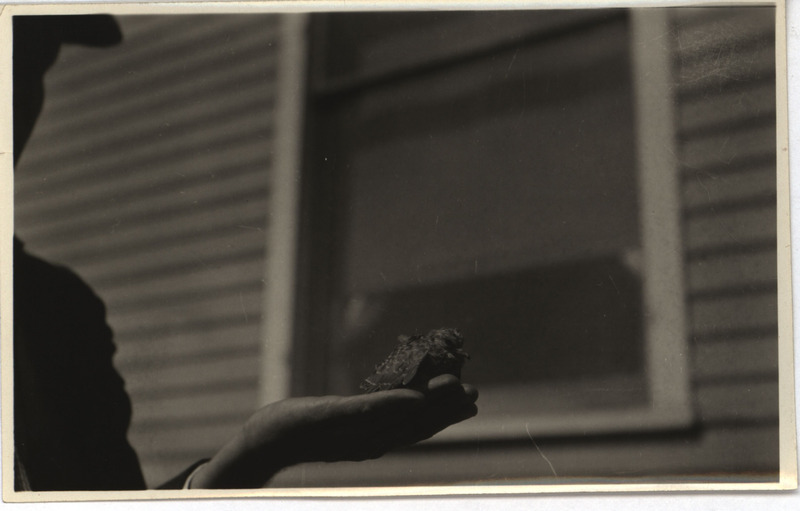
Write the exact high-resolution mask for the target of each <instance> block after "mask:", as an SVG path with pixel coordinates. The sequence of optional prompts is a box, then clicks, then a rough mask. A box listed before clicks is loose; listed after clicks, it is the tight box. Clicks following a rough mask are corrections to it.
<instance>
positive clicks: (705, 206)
mask: <svg viewBox="0 0 800 511" xmlns="http://www.w3.org/2000/svg"><path fill="white" fill-rule="evenodd" d="M672 21H673V30H674V33H675V47H674V48H675V49H674V66H675V73H676V79H677V84H676V92H677V101H678V102H677V111H676V118H677V121H678V140H679V147H678V150H679V155H680V162H681V166H682V167H681V172H682V176H683V179H682V193H683V204H684V236H685V244H686V276H687V284H688V293H689V296H688V300H689V310H690V319H691V336H692V339H693V341H694V342H693V346H692V371H693V381H694V394H695V405H696V408H697V415H698V420H699V421H700V423H701V424H703V427H704V429H705V430H706V431H708V433H707V434H708V435H714V434H716V433H715V431H718V429H717V428H725V429H726V430H735V428H737V427H739V428H744V429H742V434H743V435H746V434H748V433H749V432H750V431H752V430H751V429H749V428H750V427H751V426H753V425H756V426H758V427H762V428H770V427H772V428H775V429H777V427H776V426H777V420H778V335H777V325H778V316H777V255H776V243H777V240H776V232H777V231H776V229H777V216H776V152H775V146H776V138H775V133H776V130H775V125H776V120H775V84H774V77H775V57H774V23H775V20H774V10H772V9H769V8H738V9H725V10H719V9H678V10H675V11H673V19H672ZM732 428H733V429H732ZM776 442H777V437H776V438H774V439H772V440H771V443H770V445H769V446H767V445H765V446H763V447H764V448H765V449H766V450H767V452H770V453H773V456H774V453H775V452H777V443H776Z"/></svg>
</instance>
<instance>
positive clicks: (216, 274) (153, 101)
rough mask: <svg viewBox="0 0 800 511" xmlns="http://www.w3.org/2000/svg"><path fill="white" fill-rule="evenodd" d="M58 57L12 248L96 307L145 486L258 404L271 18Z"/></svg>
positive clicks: (186, 29)
mask: <svg viewBox="0 0 800 511" xmlns="http://www.w3.org/2000/svg"><path fill="white" fill-rule="evenodd" d="M118 20H119V24H120V25H121V28H122V32H123V35H124V41H123V43H122V44H121V45H119V46H117V47H114V48H103V49H96V48H85V47H71V46H66V47H64V48H63V49H62V53H61V55H60V57H59V60H58V62H57V63H56V64H55V66H54V67H53V68H52V69H51V71H50V73H49V74H48V77H47V83H46V87H47V92H46V94H47V99H46V106H45V109H44V112H43V114H42V116H41V118H40V122H39V124H38V126H37V128H36V131H35V133H34V135H33V138H32V139H31V141H30V143H29V146H28V147H27V148H26V150H25V152H24V154H23V157H22V159H21V161H20V162H19V166H18V168H17V169H16V172H15V192H14V198H15V205H16V216H15V228H16V234H17V235H18V236H19V237H20V238H21V239H22V240H23V241H24V242H25V243H26V246H27V248H28V249H29V250H30V251H31V252H32V253H34V254H37V255H40V256H41V257H44V258H46V259H48V260H50V261H53V262H57V263H60V264H65V265H67V266H69V267H71V268H73V269H74V270H75V271H77V273H78V274H79V275H81V277H82V278H84V279H85V280H86V281H87V282H88V283H89V285H90V286H92V287H93V288H94V289H95V290H96V292H97V293H98V294H99V295H100V296H101V297H102V298H103V299H104V300H105V302H106V305H107V308H108V321H109V323H110V325H111V326H112V328H113V329H114V332H115V341H116V344H117V347H118V352H117V355H116V358H115V364H116V366H117V368H118V370H119V371H120V372H121V373H122V375H123V376H124V378H125V380H126V384H127V390H128V392H129V393H130V395H131V398H132V402H133V423H132V425H131V429H130V440H131V442H132V444H133V445H134V448H135V449H136V451H137V452H138V454H139V457H140V460H141V463H142V466H143V469H144V472H145V475H146V479H147V482H148V484H149V485H151V486H156V485H158V484H160V483H161V482H164V481H165V480H166V479H168V478H169V477H171V476H173V475H175V474H177V473H178V472H179V471H180V470H182V469H183V468H185V467H186V466H187V465H189V464H190V463H192V462H194V461H195V460H197V459H200V458H203V457H208V456H210V455H211V454H213V453H214V452H215V451H216V449H218V448H219V447H220V446H221V445H222V443H223V442H224V441H225V440H226V439H227V438H228V437H229V436H231V435H232V433H233V432H235V431H236V430H237V428H238V427H239V425H240V424H241V422H242V421H243V420H244V419H245V418H246V417H248V416H249V414H250V413H251V412H252V410H253V408H254V407H255V406H256V399H257V390H258V379H259V376H258V372H259V370H260V364H259V354H260V339H261V328H262V325H261V316H262V295H263V292H264V290H263V287H264V284H263V282H264V278H265V275H264V272H265V265H264V261H265V257H267V254H268V253H269V249H268V248H267V247H266V244H267V233H268V231H269V228H270V223H269V218H268V212H269V207H270V204H271V190H270V179H271V172H272V166H273V152H274V149H275V148H274V143H273V140H274V138H275V129H276V128H275V126H274V124H273V121H274V111H275V102H276V86H275V81H276V66H277V63H278V62H277V60H278V58H279V51H280V40H279V39H280V36H279V29H280V20H279V18H278V17H276V16H256V15H247V16H235V15H232V16H211V15H200V16H119V17H118Z"/></svg>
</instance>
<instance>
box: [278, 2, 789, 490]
mask: <svg viewBox="0 0 800 511" xmlns="http://www.w3.org/2000/svg"><path fill="white" fill-rule="evenodd" d="M774 15H775V11H774V9H772V8H724V9H714V8H711V9H695V8H690V9H670V10H667V11H666V16H667V20H668V23H667V27H668V30H667V33H665V34H653V35H652V37H653V41H654V42H655V44H663V45H667V46H668V47H669V51H670V53H671V59H670V61H671V66H672V69H671V73H672V75H673V80H672V83H671V88H672V92H673V94H674V99H675V103H674V115H675V125H676V128H675V129H676V133H675V135H676V143H677V145H676V147H675V152H676V157H677V160H678V167H679V169H678V171H679V173H680V177H681V182H680V194H679V197H680V212H681V217H682V222H681V224H682V231H683V233H682V238H683V247H684V248H683V261H684V273H685V278H686V282H685V284H686V286H685V287H686V296H685V300H686V305H687V310H688V318H687V321H688V325H689V332H688V334H689V342H690V345H689V347H690V350H689V352H688V353H687V356H688V358H689V361H690V368H691V374H690V375H689V378H690V381H691V396H692V408H693V418H694V421H693V423H692V424H691V425H688V426H686V427H683V428H678V429H671V430H665V431H658V430H655V431H647V430H631V431H629V432H619V433H618V434H615V435H608V436H603V435H592V434H590V433H589V434H585V435H581V436H570V435H561V436H559V435H557V434H556V435H555V436H554V437H549V438H548V437H536V439H535V441H534V440H533V438H528V437H524V436H523V437H521V438H519V439H518V440H516V441H511V440H508V441H504V442H493V441H489V440H481V439H475V440H474V441H466V442H460V443H454V444H446V443H440V444H437V445H431V446H429V447H427V448H426V447H419V448H416V449H409V450H407V451H405V452H400V453H394V454H391V455H389V456H387V457H385V458H383V459H381V460H376V461H369V462H364V463H360V464H357V465H354V464H347V465H345V464H341V465H332V466H331V465H304V466H299V467H294V468H292V469H289V470H287V471H285V472H283V473H282V474H280V475H279V476H278V478H276V480H275V481H274V482H273V484H275V485H290V486H291V485H308V486H318V485H321V486H325V485H341V484H345V485H346V484H367V485H373V484H374V485H381V484H392V483H397V482H402V483H407V484H420V485H429V484H437V483H439V484H450V483H453V482H476V481H477V482H481V481H482V482H486V483H492V482H498V481H499V482H502V483H509V482H532V483H537V484H539V483H542V482H553V483H558V482H589V483H590V482H605V481H620V480H621V481H636V480H639V481H647V480H653V481H661V482H665V481H684V482H697V481H721V482H726V481H729V482H730V481H740V480H741V481H759V480H775V479H776V478H777V469H778V466H779V465H778V464H779V450H778V411H779V407H778V370H777V358H778V355H777V354H778V339H777V335H778V334H777V332H778V329H777V321H778V317H777V298H776V296H777V267H776V189H775V182H776V148H775V144H776V139H775V131H776V126H775V124H776V116H775V55H774V25H775V19H774ZM409 30H411V29H410V28H409ZM465 44H466V43H465ZM363 52H364V53H369V52H368V50H366V49H365V50H363ZM404 78H405V79H408V78H407V77H404ZM443 122H444V121H443ZM651 122H659V120H658V119H652V120H651ZM456 126H457V124H456ZM398 143H400V142H398ZM408 143H409V147H413V146H411V142H408ZM631 143H633V142H632V141H631ZM408 150H409V151H411V150H412V149H408ZM468 370H469V367H467V368H466V369H465V372H466V371H468ZM598 390H599V389H598ZM479 405H480V401H479ZM534 436H535V435H534ZM345 474H346V475H345Z"/></svg>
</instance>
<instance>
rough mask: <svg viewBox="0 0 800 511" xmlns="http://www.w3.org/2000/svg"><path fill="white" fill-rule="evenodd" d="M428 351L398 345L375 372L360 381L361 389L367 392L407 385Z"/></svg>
mask: <svg viewBox="0 0 800 511" xmlns="http://www.w3.org/2000/svg"><path fill="white" fill-rule="evenodd" d="M427 354H428V351H427V350H425V349H409V347H408V346H403V345H401V346H398V347H397V348H395V349H394V351H392V353H391V354H390V355H389V356H388V357H387V358H386V360H384V361H383V362H382V363H381V364H380V365H379V366H378V367H376V368H375V372H374V373H373V374H372V375H371V376H369V377H367V378H366V379H365V380H364V381H363V382H361V389H362V390H364V391H367V392H375V391H378V390H388V389H394V388H397V387H399V386H401V385H407V384H408V383H409V382H410V381H411V380H412V379H414V376H415V375H416V374H417V370H418V369H419V366H420V364H421V363H422V361H423V359H424V358H425V356H426V355H427Z"/></svg>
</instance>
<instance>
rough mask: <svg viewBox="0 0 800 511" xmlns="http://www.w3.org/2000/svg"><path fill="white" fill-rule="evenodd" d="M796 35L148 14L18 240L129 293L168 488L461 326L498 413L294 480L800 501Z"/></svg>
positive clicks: (44, 149)
mask: <svg viewBox="0 0 800 511" xmlns="http://www.w3.org/2000/svg"><path fill="white" fill-rule="evenodd" d="M774 16H775V11H774V9H772V8H766V7H758V8H755V7H746V8H745V7H738V8H732V7H726V8H705V9H700V8H680V9H677V8H676V9H646V10H645V9H641V10H633V11H630V10H574V11H568V10H565V11H526V12H491V11H487V12H424V13H423V12H394V13H391V12H390V13H357V12H349V13H316V14H311V15H278V14H271V15H256V14H247V15H191V16H189V15H174V16H130V15H126V16H118V17H117V19H118V21H119V23H120V25H121V28H122V31H123V34H124V41H123V43H122V44H121V45H119V46H117V47H114V48H110V49H93V48H85V47H69V46H65V47H64V48H63V49H62V52H61V55H60V57H59V60H58V62H57V63H56V65H55V66H54V67H53V68H52V70H51V72H50V73H49V75H48V79H47V83H46V87H47V89H46V90H47V99H46V103H45V109H44V111H43V114H42V117H41V119H40V122H39V124H38V125H37V128H36V131H35V132H34V135H33V137H32V139H31V141H30V142H29V146H28V147H27V148H26V150H25V153H24V154H23V157H22V159H21V160H20V162H19V165H18V168H17V169H16V170H15V191H14V199H15V208H16V210H15V229H16V233H17V235H18V236H19V237H20V238H21V239H22V240H23V241H24V242H25V243H26V246H27V247H28V249H29V250H30V251H31V252H32V253H34V254H38V255H41V256H42V257H45V258H47V259H49V260H51V261H53V262H58V263H62V264H65V265H68V266H70V267H71V268H73V269H74V270H76V271H77V272H78V273H79V274H80V275H81V276H82V277H83V278H84V279H85V280H86V281H87V282H88V283H89V284H90V285H91V286H92V287H93V288H94V289H95V290H96V291H97V293H98V294H99V295H100V296H101V297H102V298H103V299H104V300H105V301H106V304H107V307H108V320H109V323H110V324H111V326H112V328H113V329H114V331H115V339H116V344H117V346H118V353H117V356H116V358H115V363H116V366H117V368H118V370H119V371H120V372H121V373H122V375H123V377H124V378H125V380H126V383H127V389H128V392H129V393H130V395H131V398H132V401H133V407H134V414H133V423H132V425H131V430H130V439H131V442H132V443H133V445H134V447H135V448H136V450H137V452H138V453H139V457H140V460H141V462H142V465H143V469H144V471H145V476H146V477H147V480H148V484H149V485H151V486H154V485H157V484H159V483H161V482H163V481H164V480H166V479H168V478H169V477H170V476H172V475H174V474H175V473H177V472H178V471H179V470H181V469H182V468H184V467H185V466H187V465H189V464H190V463H192V462H193V461H195V460H197V459H199V458H203V457H207V456H210V455H211V454H213V453H214V452H215V451H216V449H218V448H219V447H220V446H221V445H222V444H223V443H224V441H225V440H226V439H227V438H228V437H229V436H231V435H232V434H233V433H234V432H235V431H236V430H237V428H238V427H239V426H240V424H241V423H242V421H244V420H245V419H246V418H247V417H248V416H249V414H250V413H251V412H252V411H253V410H254V409H255V408H256V407H258V406H260V405H263V404H266V403H267V402H269V401H272V400H274V399H279V398H281V397H287V396H290V395H310V394H326V393H334V394H350V393H354V392H358V389H357V387H358V383H359V381H360V380H361V379H362V378H363V377H365V376H366V375H368V374H369V372H370V370H371V369H372V367H373V365H374V364H377V363H378V362H379V361H380V360H381V359H382V358H383V357H384V356H385V355H386V354H388V352H389V351H390V350H391V349H392V347H393V345H394V343H395V342H396V338H397V336H398V335H401V334H414V333H424V332H426V331H427V330H429V329H431V328H437V327H442V326H454V327H458V328H459V329H460V330H461V331H462V332H463V334H464V336H465V338H466V345H465V348H466V349H467V351H469V352H470V354H471V355H472V360H470V361H469V362H467V365H466V366H465V368H464V375H463V376H464V379H465V380H466V381H469V382H471V383H474V384H475V385H476V386H478V387H479V389H480V390H481V398H480V401H479V408H480V413H479V416H478V417H476V418H474V419H471V420H470V421H467V422H465V423H463V424H461V425H458V426H456V427H453V428H451V429H450V430H448V431H445V432H443V433H442V434H441V435H439V436H437V437H436V438H434V439H432V440H431V441H429V442H426V443H423V444H421V445H419V446H416V447H413V448H409V449H405V450H403V451H400V452H397V453H393V454H390V455H388V456H386V457H384V458H383V459H381V460H376V461H370V462H365V463H339V464H306V465H301V466H297V467H293V468H290V469H288V470H286V471H284V472H283V473H281V474H279V475H278V476H277V477H276V478H275V480H274V481H273V482H272V484H273V485H275V486H331V485H347V486H354V485H355V486H360V485H400V484H458V483H467V484H469V483H482V484H491V483H539V482H542V483H545V482H546V483H552V482H567V483H569V482H578V483H580V482H596V481H622V482H625V481H650V480H655V481H692V482H705V481H717V480H720V478H722V480H725V481H772V480H777V477H778V468H779V464H778V463H779V446H778V383H777V381H778V380H777V376H778V371H777V360H778V357H777V346H778V344H777V342H778V341H777V339H778V316H777V268H776V189H775V177H776V152H775V146H776V135H775V131H776V130H775V128H776V114H775V99H776V98H775V40H774V25H775V20H774ZM654 155H655V156H654Z"/></svg>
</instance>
